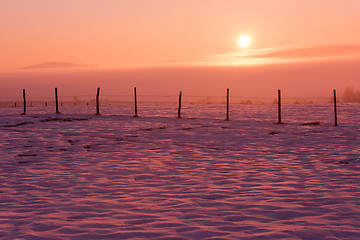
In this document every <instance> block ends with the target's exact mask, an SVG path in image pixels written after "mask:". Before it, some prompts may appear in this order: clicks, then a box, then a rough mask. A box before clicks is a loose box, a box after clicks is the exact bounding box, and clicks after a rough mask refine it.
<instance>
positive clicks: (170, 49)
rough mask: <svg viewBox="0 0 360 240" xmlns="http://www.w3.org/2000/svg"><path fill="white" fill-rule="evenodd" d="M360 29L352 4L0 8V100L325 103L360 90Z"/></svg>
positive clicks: (178, 2) (181, 0) (14, 3)
mask: <svg viewBox="0 0 360 240" xmlns="http://www.w3.org/2000/svg"><path fill="white" fill-rule="evenodd" d="M359 26H360V1H358V0H346V1H339V0H314V1H304V0H251V1H248V0H221V1H220V0H131V1H125V0H106V1H103V0H76V1H74V0H52V1H48V0H11V1H0V29H1V32H0V34H1V40H0V41H1V42H0V53H1V54H0V82H1V83H2V84H3V86H5V87H3V88H1V89H0V94H1V96H4V97H11V96H14V95H17V94H18V93H19V92H20V90H19V89H22V88H24V87H26V88H29V89H31V90H32V94H33V95H34V96H35V95H38V96H48V95H52V92H53V90H52V89H53V87H56V86H61V87H62V88H63V91H62V93H63V94H66V95H76V94H77V93H76V92H74V91H75V90H74V89H76V91H79V90H78V88H79V87H80V86H86V87H87V89H85V88H84V89H82V91H87V93H89V94H92V92H93V89H95V88H96V87H102V88H103V90H102V93H109V94H117V93H124V94H127V93H130V94H131V91H132V90H131V89H132V86H135V85H136V86H138V87H139V88H140V89H141V88H142V89H143V92H145V91H146V92H148V93H150V92H154V91H157V92H156V93H157V94H162V93H163V94H166V93H167V92H168V91H170V92H171V93H174V94H176V93H177V92H178V90H181V89H182V90H185V92H184V93H185V94H186V91H187V93H191V94H200V95H206V94H211V95H212V94H215V95H222V94H223V92H224V90H223V89H225V88H226V87H232V89H233V90H232V93H233V94H237V95H242V96H261V97H264V96H272V94H273V92H275V91H276V89H278V88H282V89H283V90H284V91H285V92H287V93H289V94H290V93H291V94H292V95H297V96H310V95H309V94H310V93H312V95H311V96H312V97H316V96H319V95H321V97H324V96H327V95H328V92H329V91H331V89H333V88H339V89H340V91H341V90H344V89H345V88H346V87H348V86H352V87H355V88H356V89H359V88H360V77H359V76H360V70H359V69H360V68H359V67H357V66H360V31H358V28H359ZM242 34H247V35H249V36H250V37H251V45H250V46H249V47H248V48H245V49H243V48H241V47H239V45H238V44H237V40H238V37H239V36H241V35H242ZM68 66H74V67H73V68H67V67H68ZM78 66H88V68H85V69H84V68H75V67H78ZM49 67H57V69H56V70H54V71H53V70H49ZM129 67H130V68H129ZM24 68H26V69H24ZM35 68H36V69H35ZM74 84H75V85H76V87H74V86H75V85H74ZM194 86H196V87H194ZM234 88H235V89H234ZM40 90H41V91H40ZM73 90H74V91H73ZM319 91H320V92H321V93H319ZM29 94H31V93H29ZM285 94H286V93H285Z"/></svg>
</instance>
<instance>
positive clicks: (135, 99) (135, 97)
mask: <svg viewBox="0 0 360 240" xmlns="http://www.w3.org/2000/svg"><path fill="white" fill-rule="evenodd" d="M134 101H135V115H134V117H138V113H137V96H136V87H134Z"/></svg>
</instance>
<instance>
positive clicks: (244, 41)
mask: <svg viewBox="0 0 360 240" xmlns="http://www.w3.org/2000/svg"><path fill="white" fill-rule="evenodd" d="M250 41H251V40H250V37H249V36H247V35H242V36H241V37H239V39H238V43H239V45H240V46H241V47H243V48H246V47H248V46H249V45H250Z"/></svg>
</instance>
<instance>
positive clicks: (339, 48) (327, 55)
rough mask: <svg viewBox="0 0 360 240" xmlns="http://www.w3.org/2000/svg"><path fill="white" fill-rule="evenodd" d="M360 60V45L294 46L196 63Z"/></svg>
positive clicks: (255, 50) (237, 52) (220, 56)
mask: <svg viewBox="0 0 360 240" xmlns="http://www.w3.org/2000/svg"><path fill="white" fill-rule="evenodd" d="M333 59H360V45H348V44H343V45H326V46H315V47H306V48H294V46H282V47H271V48H262V49H251V50H241V51H235V52H230V53H226V54H217V55H212V56H207V57H204V58H203V59H201V60H199V61H196V62H194V64H199V65H229V66H232V65H259V64H274V63H285V62H304V61H322V60H333Z"/></svg>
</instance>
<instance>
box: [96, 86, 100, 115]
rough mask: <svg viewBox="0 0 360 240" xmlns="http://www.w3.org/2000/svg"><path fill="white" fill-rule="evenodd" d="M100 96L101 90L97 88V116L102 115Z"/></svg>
mask: <svg viewBox="0 0 360 240" xmlns="http://www.w3.org/2000/svg"><path fill="white" fill-rule="evenodd" d="M99 95H100V88H97V92H96V115H100V107H99Z"/></svg>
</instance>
